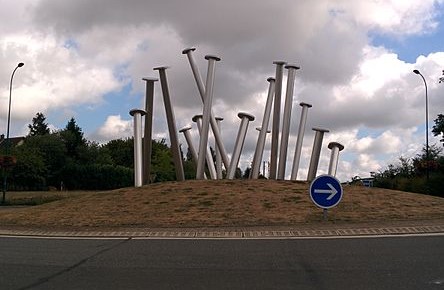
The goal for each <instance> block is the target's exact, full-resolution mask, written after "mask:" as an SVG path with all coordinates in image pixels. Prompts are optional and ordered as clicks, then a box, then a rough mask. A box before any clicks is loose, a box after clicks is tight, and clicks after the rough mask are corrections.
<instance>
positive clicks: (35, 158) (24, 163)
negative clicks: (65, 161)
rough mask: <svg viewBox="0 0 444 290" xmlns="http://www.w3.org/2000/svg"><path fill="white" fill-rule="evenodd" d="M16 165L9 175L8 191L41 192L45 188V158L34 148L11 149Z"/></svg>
mask: <svg viewBox="0 0 444 290" xmlns="http://www.w3.org/2000/svg"><path fill="white" fill-rule="evenodd" d="M13 151H14V155H15V156H16V158H17V163H16V164H15V166H14V167H13V168H12V171H11V175H10V184H9V187H10V189H13V190H42V189H45V188H46V177H47V174H48V168H47V166H46V164H45V158H44V156H43V155H42V153H41V152H40V150H39V149H38V148H36V147H32V146H27V145H25V144H24V145H22V146H18V147H16V148H14V149H13Z"/></svg>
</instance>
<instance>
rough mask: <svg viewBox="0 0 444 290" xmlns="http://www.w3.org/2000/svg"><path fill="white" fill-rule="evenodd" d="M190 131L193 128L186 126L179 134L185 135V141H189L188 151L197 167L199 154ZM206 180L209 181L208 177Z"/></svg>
mask: <svg viewBox="0 0 444 290" xmlns="http://www.w3.org/2000/svg"><path fill="white" fill-rule="evenodd" d="M190 130H191V126H186V127H183V128H182V129H180V130H179V133H183V135H184V136H185V140H186V141H187V145H188V149H189V150H190V152H191V156H192V157H193V161H194V164H196V166H197V152H196V148H194V145H193V139H192V138H191V134H190ZM204 178H205V179H207V178H206V176H204Z"/></svg>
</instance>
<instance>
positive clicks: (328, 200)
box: [310, 175, 342, 209]
mask: <svg viewBox="0 0 444 290" xmlns="http://www.w3.org/2000/svg"><path fill="white" fill-rule="evenodd" d="M310 198H311V200H312V201H313V203H314V204H315V205H317V206H318V207H320V208H324V209H328V208H332V207H334V206H336V205H337V204H338V203H339V202H340V201H341V199H342V186H341V183H340V182H339V180H337V179H336V178H335V177H334V176H331V175H320V176H318V177H316V178H315V179H314V180H313V181H312V183H311V184H310Z"/></svg>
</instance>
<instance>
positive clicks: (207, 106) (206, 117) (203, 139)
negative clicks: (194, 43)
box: [196, 55, 220, 179]
mask: <svg viewBox="0 0 444 290" xmlns="http://www.w3.org/2000/svg"><path fill="white" fill-rule="evenodd" d="M205 59H206V60H208V71H207V80H206V83H205V98H204V100H205V101H204V108H203V117H202V132H201V134H200V140H199V153H198V156H197V157H198V163H197V170H196V179H203V178H204V172H205V155H204V154H205V151H206V150H207V148H208V147H207V146H208V132H209V129H210V119H211V106H212V103H213V85H214V73H215V66H216V61H220V58H219V57H217V56H214V55H206V56H205ZM216 130H218V129H217V124H216ZM218 131H219V130H218Z"/></svg>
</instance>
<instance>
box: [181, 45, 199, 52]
mask: <svg viewBox="0 0 444 290" xmlns="http://www.w3.org/2000/svg"><path fill="white" fill-rule="evenodd" d="M195 50H196V48H195V47H194V46H192V47H188V48H185V49H184V50H182V53H183V54H187V53H188V52H190V51H195Z"/></svg>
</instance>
